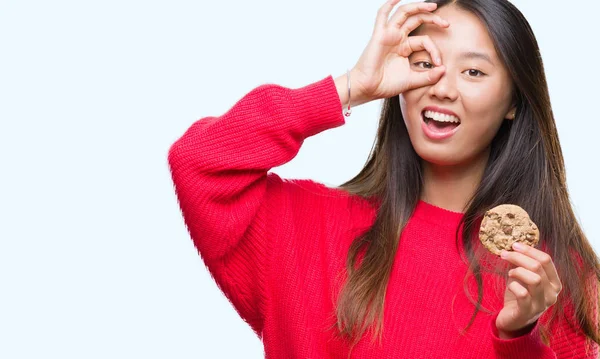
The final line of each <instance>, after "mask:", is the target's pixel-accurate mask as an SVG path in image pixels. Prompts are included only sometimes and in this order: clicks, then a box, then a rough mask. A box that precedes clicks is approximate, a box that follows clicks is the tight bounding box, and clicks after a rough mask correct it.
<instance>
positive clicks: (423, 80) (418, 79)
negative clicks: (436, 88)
mask: <svg viewBox="0 0 600 359" xmlns="http://www.w3.org/2000/svg"><path fill="white" fill-rule="evenodd" d="M444 72H446V67H445V66H444V65H440V66H438V67H435V68H433V69H431V70H429V71H425V72H417V73H413V76H412V79H411V82H410V85H411V86H410V87H411V88H417V87H422V86H427V85H433V84H434V83H436V82H438V81H439V79H440V78H441V77H442V75H443V74H444Z"/></svg>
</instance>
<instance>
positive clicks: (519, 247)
mask: <svg viewBox="0 0 600 359" xmlns="http://www.w3.org/2000/svg"><path fill="white" fill-rule="evenodd" d="M513 248H514V249H516V250H518V251H521V250H523V249H525V247H524V246H523V245H522V244H521V243H517V242H515V243H513Z"/></svg>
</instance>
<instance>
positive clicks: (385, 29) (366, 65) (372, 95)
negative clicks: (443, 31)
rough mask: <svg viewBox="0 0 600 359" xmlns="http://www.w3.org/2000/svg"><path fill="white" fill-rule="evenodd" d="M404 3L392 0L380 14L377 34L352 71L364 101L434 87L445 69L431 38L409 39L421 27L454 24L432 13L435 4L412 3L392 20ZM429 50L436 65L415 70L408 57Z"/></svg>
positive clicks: (378, 14)
mask: <svg viewBox="0 0 600 359" xmlns="http://www.w3.org/2000/svg"><path fill="white" fill-rule="evenodd" d="M399 1H400V0H388V1H387V2H386V3H385V4H383V6H382V7H381V8H380V9H379V11H378V12H377V18H376V20H375V28H374V30H373V35H372V37H371V39H370V40H369V43H368V44H367V47H366V48H365V50H364V51H363V53H362V55H361V56H360V58H359V60H358V62H357V63H356V65H355V66H354V68H353V69H352V70H351V75H350V77H351V80H352V82H353V83H354V84H355V85H356V87H358V91H359V93H360V94H361V95H362V97H363V99H366V100H365V101H362V102H367V101H370V100H375V99H382V98H389V97H393V96H396V95H398V94H400V93H402V92H404V91H406V90H410V89H412V88H416V87H421V86H425V85H428V84H433V83H435V82H437V81H438V80H439V78H440V77H441V75H442V74H443V73H444V71H445V69H444V67H443V66H441V65H442V63H441V60H440V53H439V50H438V48H437V47H436V46H435V45H434V43H433V41H431V39H430V38H429V36H410V37H409V36H408V34H409V33H410V32H411V31H413V30H415V29H416V28H417V27H419V25H421V24H424V23H427V24H435V25H438V26H440V27H448V26H449V25H450V24H449V23H448V22H447V21H445V20H443V19H442V18H441V17H440V16H438V15H436V14H433V13H431V12H432V11H433V10H435V9H436V8H437V5H436V4H433V3H422V2H421V3H411V4H406V5H402V6H400V7H398V9H397V10H396V11H395V12H394V14H393V16H392V17H391V18H390V19H389V21H388V16H389V14H390V12H391V11H392V8H393V7H394V5H396V4H397V3H398V2H399ZM422 50H426V51H427V52H429V54H430V55H431V58H432V59H433V62H434V64H436V65H438V66H437V67H434V68H433V69H431V70H429V71H413V70H411V67H410V63H409V61H408V59H407V57H408V56H409V55H410V54H411V53H413V52H414V51H422Z"/></svg>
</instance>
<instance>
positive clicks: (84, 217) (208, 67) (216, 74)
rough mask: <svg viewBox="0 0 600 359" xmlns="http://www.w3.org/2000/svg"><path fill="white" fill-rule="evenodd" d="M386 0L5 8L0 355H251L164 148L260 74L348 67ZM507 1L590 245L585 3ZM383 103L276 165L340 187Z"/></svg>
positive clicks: (308, 78)
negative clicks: (525, 37)
mask: <svg viewBox="0 0 600 359" xmlns="http://www.w3.org/2000/svg"><path fill="white" fill-rule="evenodd" d="M381 3H382V2H377V1H353V2H351V1H342V0H325V1H324V0H304V1H287V0H254V1H206V0H201V1H183V0H171V1H139V0H138V1H135V0H119V1H115V0H104V1H66V0H56V1H27V0H19V1H7V0H3V1H2V2H0V45H1V46H0V49H1V50H0V119H1V127H0V156H1V162H0V163H1V165H2V173H1V177H0V180H1V185H0V210H1V213H0V215H1V216H0V218H1V219H0V221H1V222H0V223H1V224H0V357H1V358H7V359H8V358H10V359H12V358H78V359H79V358H262V357H263V348H262V343H261V342H260V341H259V339H258V338H257V337H256V336H255V335H254V334H253V332H252V331H251V330H250V327H249V326H248V325H247V324H246V323H244V322H243V321H242V320H241V319H240V318H239V317H238V315H237V313H236V312H235V311H234V309H233V307H232V306H231V305H230V303H229V302H228V301H227V299H226V298H225V297H224V296H223V295H222V293H221V292H220V291H219V289H218V288H217V286H216V284H215V283H214V282H213V280H212V279H211V277H210V275H209V273H208V271H207V270H206V268H205V266H204V264H203V263H202V261H201V259H200V257H199V256H198V254H197V252H196V250H195V248H194V246H193V244H192V241H191V240H190V238H189V235H188V232H187V230H186V228H185V226H184V223H183V220H182V216H181V213H180V211H179V207H178V204H177V200H176V197H175V193H174V190H173V185H172V182H171V178H170V174H169V171H168V167H167V151H168V149H169V147H170V145H171V144H172V143H173V142H174V141H175V140H176V139H177V138H178V137H179V136H181V135H182V134H183V132H184V131H185V130H186V129H187V128H188V127H189V126H190V125H191V124H192V123H193V122H194V121H196V120H198V119H199V118H201V117H204V116H209V115H210V116H216V115H220V114H223V113H224V112H225V111H226V110H227V109H229V108H230V107H231V106H232V105H233V104H234V103H235V102H236V101H237V100H238V99H240V98H241V97H242V96H243V95H244V94H246V93H247V92H249V91H250V90H251V89H252V88H254V87H256V86H258V85H260V84H264V83H278V84H280V85H283V86H288V87H301V86H304V85H307V84H309V83H312V82H315V81H317V80H320V79H322V78H324V77H325V76H328V75H330V74H331V75H333V76H334V77H337V76H339V75H342V74H344V73H345V71H346V69H347V68H349V67H352V66H353V65H354V64H355V63H356V60H357V59H358V57H359V55H360V54H361V53H362V50H363V49H364V46H366V44H367V42H368V40H369V38H370V36H371V32H372V29H373V24H374V20H375V15H376V12H377V10H378V8H379V6H380V5H381ZM515 4H516V5H517V6H518V7H519V8H520V9H521V10H522V11H523V12H524V14H525V15H526V17H527V18H528V19H529V21H530V23H531V25H532V27H533V29H534V32H535V34H536V35H537V38H538V41H539V43H540V46H541V50H542V55H543V60H544V64H545V68H546V74H547V78H548V82H549V87H550V94H551V99H552V104H553V109H554V113H555V115H556V121H557V125H558V130H559V135H560V140H561V144H562V148H563V151H564V155H565V160H566V165H567V173H568V185H569V189H570V193H571V196H572V202H573V206H574V208H575V210H576V213H577V216H578V218H579V219H580V221H581V223H582V225H583V228H584V230H585V232H586V233H587V235H588V236H589V238H590V241H591V242H592V244H593V246H594V248H595V249H600V223H599V221H598V220H597V218H596V217H595V216H596V214H597V213H598V211H597V205H598V203H599V202H600V190H599V189H598V187H597V183H598V180H597V179H598V176H599V175H600V171H599V169H598V164H599V162H600V161H598V147H597V145H598V143H599V141H598V136H599V135H600V125H599V121H600V116H599V115H598V113H599V112H600V111H599V110H598V109H597V108H596V106H597V104H598V100H599V96H600V91H599V86H598V84H599V82H600V75H599V67H598V59H599V55H600V52H599V51H598V45H599V44H600V42H599V40H598V35H599V33H600V31H599V30H598V27H597V26H598V19H597V17H598V13H600V5H598V3H597V2H596V1H592V0H586V1H578V2H567V1H540V0H535V1H534V0H519V1H515ZM379 110H380V102H378V101H376V102H371V103H368V104H365V105H363V106H360V107H356V108H354V110H353V114H352V116H351V117H350V118H348V120H347V123H346V124H345V125H344V126H342V127H339V128H335V129H331V130H329V131H325V132H323V133H321V134H319V135H317V136H314V137H311V138H308V139H307V140H306V141H305V143H304V145H303V148H302V149H301V151H300V153H299V154H298V155H297V156H296V158H294V159H293V160H292V161H291V162H289V163H287V164H285V165H284V166H281V167H278V168H275V169H274V170H273V171H274V172H276V173H278V174H279V175H281V176H282V177H285V178H311V179H314V180H317V181H321V182H324V183H327V184H332V185H338V184H341V183H342V182H344V181H346V180H347V179H349V178H351V177H352V176H354V175H355V174H356V173H357V172H358V171H359V170H360V168H361V167H362V166H363V165H364V163H365V160H366V158H367V155H368V152H369V150H370V148H371V145H372V143H373V139H374V136H375V130H376V127H375V126H376V122H377V118H378V114H379Z"/></svg>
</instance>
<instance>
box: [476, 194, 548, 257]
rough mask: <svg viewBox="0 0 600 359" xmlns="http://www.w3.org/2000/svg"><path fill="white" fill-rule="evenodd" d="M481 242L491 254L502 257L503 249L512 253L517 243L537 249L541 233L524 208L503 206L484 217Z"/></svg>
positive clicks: (493, 209) (480, 236) (491, 210)
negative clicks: (514, 244)
mask: <svg viewBox="0 0 600 359" xmlns="http://www.w3.org/2000/svg"><path fill="white" fill-rule="evenodd" d="M479 240H480V241H481V243H483V245H484V247H485V248H487V249H488V250H489V251H490V252H492V253H494V254H496V255H500V253H501V252H502V250H503V249H504V250H507V251H512V245H513V243H515V242H520V243H523V244H526V245H528V246H532V247H535V246H536V245H537V244H538V242H539V240H540V232H539V230H538V227H537V226H536V224H535V223H533V221H532V220H531V219H530V218H529V214H528V213H527V212H526V211H525V210H524V209H523V208H521V207H519V206H516V205H514V204H501V205H499V206H496V207H494V208H492V209H490V210H489V211H487V212H486V213H485V215H484V216H483V220H482V221H481V227H480V229H479Z"/></svg>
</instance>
